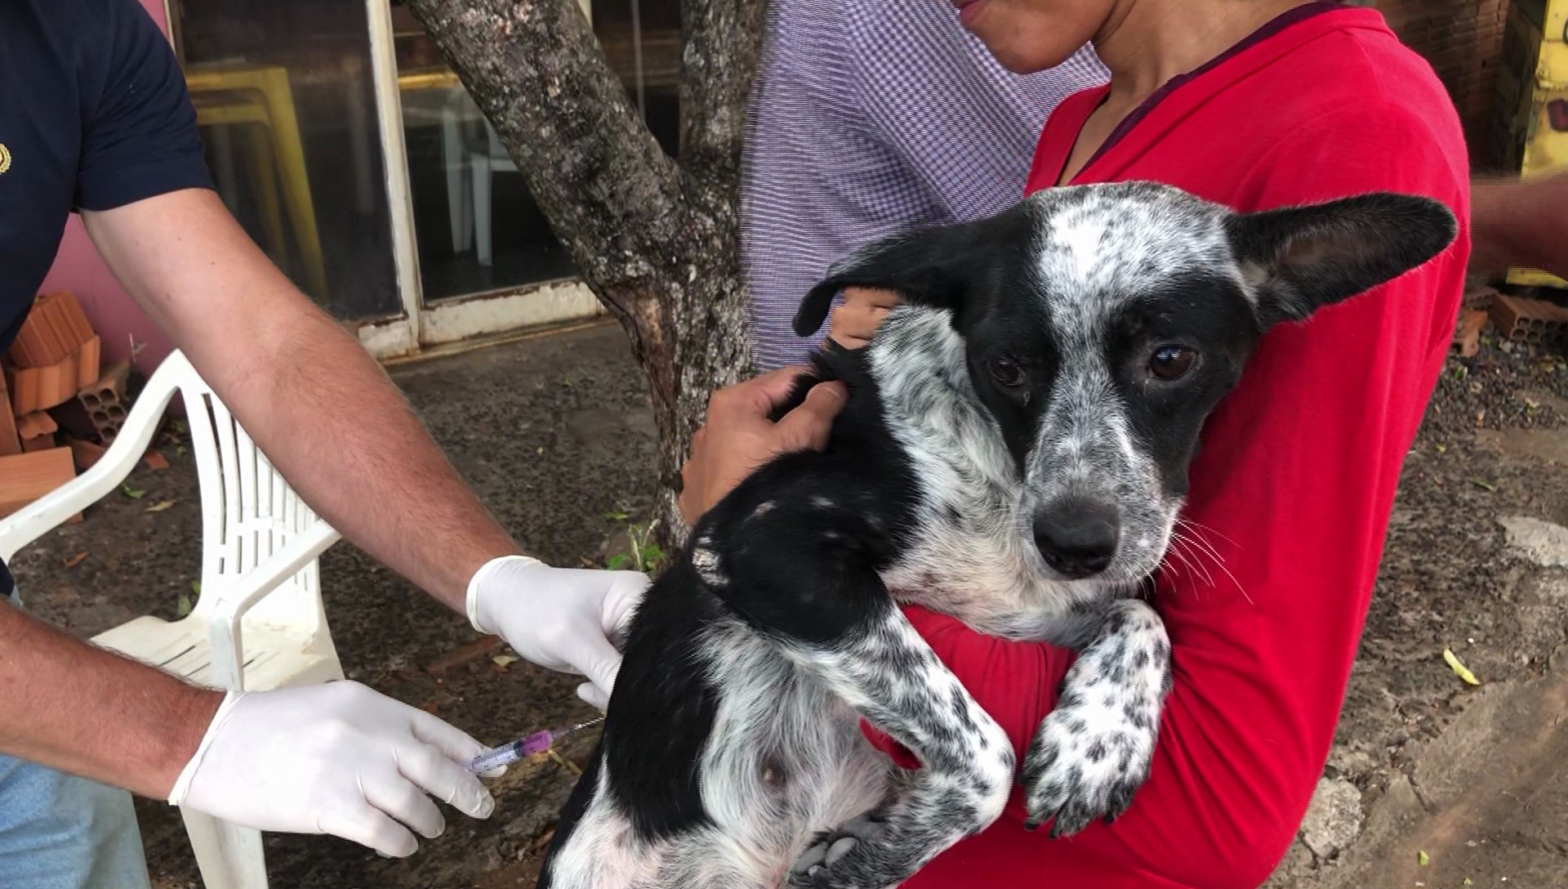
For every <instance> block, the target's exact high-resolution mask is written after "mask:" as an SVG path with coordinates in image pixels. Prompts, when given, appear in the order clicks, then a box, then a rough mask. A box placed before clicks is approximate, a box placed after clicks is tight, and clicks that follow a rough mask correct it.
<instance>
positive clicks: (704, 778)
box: [540, 183, 1455, 889]
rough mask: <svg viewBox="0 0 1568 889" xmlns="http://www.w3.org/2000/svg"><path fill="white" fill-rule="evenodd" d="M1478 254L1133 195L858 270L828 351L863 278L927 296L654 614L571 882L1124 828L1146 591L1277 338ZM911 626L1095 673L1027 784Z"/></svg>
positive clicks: (813, 297) (1148, 641) (1143, 675)
mask: <svg viewBox="0 0 1568 889" xmlns="http://www.w3.org/2000/svg"><path fill="white" fill-rule="evenodd" d="M1454 231H1455V227H1454V220H1453V217H1452V214H1450V213H1449V212H1448V211H1447V210H1446V208H1443V207H1442V206H1441V205H1438V204H1436V203H1434V202H1431V201H1426V200H1423V199H1418V198H1408V197H1401V196H1394V195H1369V196H1363V197H1359V198H1351V199H1346V200H1344V201H1338V202H1333V203H1331V204H1324V205H1316V206H1313V207H1306V208H1293V209H1287V210H1282V211H1273V212H1270V213H1260V214H1250V215H1238V214H1234V213H1231V212H1230V211H1228V210H1226V209H1224V208H1222V207H1219V206H1216V205H1213V204H1209V203H1206V202H1204V201H1201V200H1198V199H1197V198H1194V197H1192V196H1190V195H1186V194H1184V193H1182V192H1179V191H1176V190H1175V189H1170V188H1167V187H1163V186H1157V185H1150V184H1138V183H1134V184H1124V185H1110V186H1090V187H1085V188H1064V189H1051V190H1049V191H1046V192H1042V193H1040V194H1038V195H1036V196H1035V197H1033V198H1030V199H1029V200H1027V201H1025V202H1024V203H1022V204H1020V205H1018V206H1017V207H1015V208H1013V209H1011V210H1009V211H1007V212H1005V213H1002V214H1000V215H998V216H995V217H992V218H989V219H986V220H980V221H978V222H975V223H970V224H966V225H962V226H953V227H948V228H943V229H935V230H931V231H927V232H920V233H914V234H910V235H907V236H902V237H899V238H895V239H890V240H888V241H884V242H881V243H879V244H876V245H872V246H871V247H868V248H867V249H865V250H863V251H861V252H860V253H858V254H856V255H855V256H853V257H851V258H850V259H848V260H846V261H845V262H844V263H842V264H840V265H839V266H837V267H835V269H834V270H832V272H831V273H830V275H829V277H828V279H827V280H825V281H824V282H823V283H822V284H821V285H819V286H818V287H817V288H814V289H813V290H812V292H811V293H810V294H808V295H807V296H806V298H805V300H804V301H803V303H802V307H801V312H800V314H799V315H798V316H797V319H796V328H797V330H798V331H800V332H801V333H802V334H804V333H806V332H809V331H811V330H814V329H815V328H816V327H818V326H820V324H821V323H822V321H823V319H824V317H825V315H826V313H827V309H828V305H829V303H830V301H831V298H832V296H833V294H834V293H835V292H836V291H837V290H838V289H840V288H842V287H845V286H867V287H884V288H890V289H894V290H897V291H898V292H899V293H900V294H901V296H902V297H903V298H904V305H902V306H900V307H899V308H898V309H896V310H895V311H894V312H892V313H891V314H890V316H889V317H888V319H887V320H886V322H885V323H884V324H883V326H882V329H881V330H880V331H879V332H878V333H877V336H876V338H875V340H874V342H873V345H872V346H871V348H870V349H869V350H863V351H861V352H858V353H848V352H843V351H842V350H836V349H829V350H828V351H827V352H826V353H824V354H823V355H822V356H820V357H819V359H818V360H817V362H816V367H815V368H814V370H813V372H812V373H811V374H810V375H808V376H807V377H806V378H804V379H803V380H802V383H801V386H800V387H799V389H798V391H797V392H796V394H795V397H794V398H793V399H792V401H791V404H796V403H798V402H799V401H800V400H801V399H802V398H804V393H805V391H806V389H807V388H808V386H809V385H810V384H811V383H813V382H815V381H817V380H820V379H830V378H831V379H840V380H843V381H844V382H845V383H846V384H847V385H848V387H849V393H850V398H849V403H848V405H847V406H846V408H845V409H844V411H843V413H842V414H841V415H840V416H839V418H838V419H837V421H836V422H835V425H834V430H833V436H832V441H831V443H830V444H829V446H828V448H827V449H826V450H824V451H822V452H807V453H800V454H788V455H784V456H782V457H779V458H777V459H775V460H774V461H772V462H770V463H769V464H767V465H766V466H764V467H762V468H761V469H759V470H758V471H757V472H756V473H755V474H754V475H752V476H751V477H750V478H748V479H747V480H745V481H744V482H742V483H741V484H740V486H738V487H737V488H736V490H735V491H733V492H732V493H731V494H729V495H728V496H727V497H726V498H725V499H724V500H722V501H721V502H720V503H719V504H717V505H716V506H715V507H714V508H713V509H712V510H710V511H709V513H708V514H707V515H706V516H704V517H703V519H702V521H701V522H699V523H698V525H697V527H696V528H695V529H694V531H693V535H692V538H691V545H690V548H689V550H688V551H687V552H686V553H685V554H684V555H683V557H682V558H681V559H679V560H678V561H677V562H676V564H675V565H674V566H673V567H672V568H671V569H670V570H669V571H667V572H666V573H665V574H664V576H662V577H660V578H659V579H658V580H657V581H656V582H655V584H654V586H653V587H652V589H651V590H650V591H649V594H648V596H647V599H646V600H645V602H644V603H643V605H642V606H641V607H640V608H639V609H638V611H637V613H636V615H635V616H634V619H633V621H632V623H631V627H630V630H629V632H628V634H627V641H626V650H625V662H624V664H623V666H622V668H621V672H620V676H619V679H618V680H617V684H616V688H615V692H614V695H613V696H612V698H611V703H610V710H609V714H608V718H607V721H606V724H605V732H604V738H603V740H602V741H601V744H600V748H599V750H598V752H597V753H596V754H595V757H594V759H593V761H592V762H591V764H590V766H589V769H588V771H587V772H586V773H585V775H584V776H583V778H582V780H581V781H580V782H579V784H578V786H577V788H576V789H575V791H574V793H573V795H572V799H571V801H570V802H569V803H568V805H567V807H566V809H565V811H563V813H562V818H561V822H560V824H559V825H558V827H557V830H556V835H555V840H554V843H553V845H552V848H551V851H550V854H549V857H548V859H547V861H546V864H545V868H544V872H543V876H542V877H541V881H540V887H542V889H627V887H637V889H777V887H781V886H790V887H821V889H829V887H831V889H883V887H892V886H896V885H897V884H899V883H900V882H902V881H903V880H905V879H907V878H908V877H909V876H910V875H912V874H913V873H915V872H916V871H917V870H918V869H919V868H920V867H921V866H923V865H924V864H925V863H926V862H928V861H930V860H931V859H932V858H933V857H935V856H936V855H938V854H940V853H941V852H942V851H943V850H945V849H947V848H950V847H951V846H952V845H953V844H954V843H957V842H959V841H960V840H962V839H963V838H964V837H967V836H971V835H973V834H975V833H977V832H979V831H981V830H984V829H985V828H986V827H987V826H989V825H990V824H991V823H992V822H994V821H995V819H996V818H997V817H999V815H1000V813H1001V811H1002V808H1003V806H1004V804H1005V802H1006V800H1007V798H1008V795H1009V792H1010V789H1011V787H1012V785H1013V784H1014V782H1015V781H1016V782H1018V783H1021V784H1022V785H1023V787H1024V791H1025V800H1026V803H1027V809H1028V814H1029V821H1030V824H1031V825H1034V824H1041V823H1045V822H1050V823H1051V830H1052V832H1053V834H1056V835H1063V834H1070V833H1074V832H1077V831H1079V830H1082V829H1083V828H1084V827H1086V826H1087V825H1089V824H1090V823H1092V822H1093V821H1095V820H1097V819H1105V820H1110V819H1113V818H1115V817H1116V816H1118V815H1119V814H1121V813H1122V812H1124V811H1125V810H1126V809H1127V807H1128V806H1129V805H1131V804H1132V801H1133V798H1134V794H1135V792H1136V790H1137V788H1138V786H1139V785H1140V784H1141V783H1142V782H1143V781H1144V780H1145V778H1146V777H1147V776H1148V774H1149V770H1150V765H1151V763H1152V760H1153V756H1154V750H1155V744H1156V742H1157V739H1158V734H1159V720H1160V711H1161V708H1162V706H1163V701H1164V698H1165V696H1166V694H1167V693H1168V692H1169V689H1170V686H1171V675H1172V673H1171V671H1172V660H1171V645H1170V640H1169V639H1168V638H1167V636H1166V634H1165V630H1164V627H1163V625H1162V624H1161V622H1160V620H1159V618H1158V616H1157V614H1156V613H1155V611H1154V610H1153V608H1152V607H1151V606H1150V604H1149V602H1147V601H1145V600H1144V599H1143V598H1141V597H1140V594H1141V593H1142V592H1143V590H1144V589H1146V587H1147V584H1146V581H1147V580H1148V578H1149V577H1150V576H1151V575H1152V574H1153V573H1154V572H1156V571H1157V570H1158V569H1159V566H1160V563H1161V560H1162V558H1163V557H1164V554H1165V550H1166V548H1167V546H1168V544H1169V541H1170V539H1171V536H1172V531H1173V528H1174V526H1175V523H1176V521H1177V516H1178V514H1179V512H1180V509H1181V505H1182V501H1183V498H1184V496H1185V494H1186V485H1187V467H1188V466H1189V465H1190V462H1191V459H1192V455H1193V453H1194V451H1195V449H1196V446H1197V440H1198V434H1199V430H1200V429H1201V427H1202V423H1203V420H1204V418H1205V417H1206V416H1207V415H1208V414H1209V412H1210V411H1211V410H1212V409H1213V407H1214V406H1215V405H1216V404H1217V403H1218V402H1219V400H1220V399H1221V398H1222V397H1223V396H1224V395H1225V393H1227V392H1228V391H1230V389H1231V388H1233V387H1234V385H1235V383H1236V381H1237V379H1238V378H1239V375H1240V373H1241V370H1242V368H1243V366H1244V365H1245V363H1246V361H1247V359H1248V358H1249V357H1250V355H1251V353H1252V350H1253V349H1254V348H1255V347H1256V344H1257V342H1258V340H1259V339H1260V338H1261V336H1262V334H1263V333H1264V332H1265V331H1266V330H1267V329H1268V328H1269V327H1270V326H1272V325H1274V324H1277V323H1281V322H1287V321H1294V320H1300V319H1303V318H1305V317H1307V316H1308V315H1310V314H1311V312H1312V311H1314V310H1316V309H1317V308H1319V307H1321V306H1324V305H1329V304H1332V303H1334V302H1337V301H1339V300H1343V299H1347V298H1350V297H1352V296H1354V295H1355V294H1358V293H1360V292H1362V291H1364V290H1366V289H1368V288H1370V287H1372V286H1374V285H1376V284H1379V283H1382V282H1383V281H1387V280H1389V279H1391V278H1393V277H1395V276H1397V275H1398V274H1401V273H1403V272H1404V271H1406V270H1408V269H1410V268H1413V267H1415V266H1417V265H1420V264H1421V263H1423V262H1425V261H1426V260H1427V259H1429V258H1431V257H1432V256H1433V255H1435V254H1436V253H1437V252H1438V251H1439V250H1441V249H1443V248H1444V247H1446V246H1447V244H1448V243H1449V242H1451V241H1452V239H1453V237H1454ZM1172 367H1176V368H1177V369H1178V370H1179V371H1180V373H1179V374H1174V373H1173V372H1172V371H1171V368H1172ZM786 407H787V406H786ZM898 602H909V603H918V604H921V605H925V606H927V607H929V608H932V609H935V610H938V611H941V612H944V613H946V614H949V615H952V616H954V617H956V618H958V619H959V620H961V621H963V622H964V623H966V624H968V625H969V626H971V627H973V628H975V629H977V630H979V631H981V632H983V633H988V634H992V635H996V636H1002V637H1006V638H1012V639H1023V640H1045V641H1050V642H1053V643H1056V644H1059V645H1066V646H1070V647H1073V648H1075V649H1077V650H1078V652H1079V657H1078V659H1077V661H1076V662H1075V664H1074V666H1073V667H1072V668H1071V670H1069V672H1068V674H1067V676H1066V678H1065V680H1064V681H1063V683H1062V687H1061V689H1060V697H1059V700H1058V705H1057V708H1056V709H1055V710H1054V711H1053V712H1052V713H1051V714H1050V715H1049V716H1047V717H1046V719H1045V720H1044V722H1043V723H1042V724H1041V726H1040V727H1039V730H1038V732H1037V733H1036V735H1035V738H1034V740H1033V743H1032V744H1031V746H1030V748H1029V751H1028V755H1027V757H1026V758H1025V761H1024V763H1023V764H1022V768H1021V769H1018V770H1017V771H1016V773H1015V766H1016V763H1015V762H1014V753H1013V750H1012V747H1011V745H1010V743H1009V741H1008V738H1007V737H1006V735H1005V734H1004V733H1003V732H1002V730H1001V729H1000V727H999V726H998V725H997V724H996V722H995V721H994V720H993V719H992V718H991V717H990V716H989V715H988V714H986V713H985V712H984V711H983V710H982V709H981V708H980V707H979V706H978V705H977V704H976V702H975V700H974V699H973V697H972V696H971V695H970V694H969V693H968V691H966V690H965V689H964V687H963V686H962V685H961V684H960V682H959V681H958V679H957V678H956V677H955V676H954V675H953V673H952V672H951V671H950V670H949V669H948V668H947V667H946V666H945V665H944V664H943V663H942V662H941V661H940V660H939V659H938V658H937V656H936V654H935V653H934V652H933V651H932V649H931V648H930V646H929V645H928V644H927V643H926V642H925V640H924V639H922V638H921V637H920V635H919V634H918V633H917V632H916V631H915V630H914V628H913V626H911V624H910V623H909V621H908V619H907V618H905V616H904V615H903V613H902V611H901V610H900V609H899V608H898V607H897V603H898ZM861 720H867V721H869V722H870V723H872V724H873V725H875V726H877V727H878V728H880V729H882V730H883V731H884V732H886V733H887V734H888V735H889V736H891V737H892V738H893V739H894V740H896V741H898V742H899V743H900V744H901V745H903V746H904V747H905V748H907V749H908V750H909V751H910V752H912V753H913V754H914V755H915V756H916V757H917V758H918V759H919V760H920V763H921V768H920V769H918V770H914V771H904V770H901V769H899V768H896V767H894V766H893V764H892V762H891V761H890V760H889V759H888V758H887V757H885V756H883V755H882V754H880V753H878V752H877V751H876V750H875V749H873V748H872V747H871V745H870V743H869V742H868V741H867V740H866V739H865V738H864V737H863V735H862V734H861V732H860V730H859V725H860V721H861Z"/></svg>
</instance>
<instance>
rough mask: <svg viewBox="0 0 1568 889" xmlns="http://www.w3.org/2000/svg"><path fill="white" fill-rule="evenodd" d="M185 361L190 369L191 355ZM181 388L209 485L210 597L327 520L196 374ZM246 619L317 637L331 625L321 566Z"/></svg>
mask: <svg viewBox="0 0 1568 889" xmlns="http://www.w3.org/2000/svg"><path fill="white" fill-rule="evenodd" d="M176 354H177V353H176ZM173 357H174V356H170V358H171V359H172V358H173ZM179 357H180V360H181V361H182V362H184V363H185V366H186V367H187V368H189V367H190V364H189V362H188V361H185V358H184V356H183V355H181V356H179ZM159 371H160V372H161V371H162V368H161V367H160V368H159ZM179 388H180V393H181V395H182V396H183V398H184V401H185V413H186V422H187V423H188V425H189V428H190V436H191V453H192V456H193V457H194V458H195V461H196V473H197V478H198V480H199V482H200V485H201V508H202V564H201V575H202V576H201V584H202V590H203V591H206V590H217V589H219V588H220V587H222V586H223V585H225V584H228V583H232V582H233V581H235V580H237V579H239V578H241V577H244V576H245V575H246V574H248V573H249V572H250V571H252V570H254V569H255V568H256V567H257V566H259V565H261V564H263V563H265V562H266V561H267V560H268V559H269V558H271V557H272V556H273V555H275V554H276V553H278V552H279V551H280V550H282V549H283V548H284V547H285V546H287V545H288V544H289V542H290V541H291V540H293V539H294V538H296V537H297V536H299V535H301V534H303V533H304V532H305V531H307V530H309V529H310V528H311V527H312V526H314V525H316V524H318V523H320V522H321V521H322V520H321V519H320V518H319V517H318V516H317V515H316V514H315V512H313V511H312V510H311V509H310V507H308V506H306V505H305V503H304V502H303V501H302V500H300V498H299V495H298V494H297V493H295V491H294V489H293V488H292V487H290V486H289V484H288V482H287V481H285V480H284V478H283V476H282V474H280V473H279V472H278V471H277V469H275V468H274V467H273V465H272V463H271V461H269V460H268V459H267V457H266V455H265V454H263V453H262V452H261V449H260V448H258V447H256V443H255V442H254V441H252V440H251V437H250V435H249V434H248V433H246V431H245V429H244V427H242V426H241V425H240V423H239V421H238V420H236V419H235V417H234V415H233V414H231V413H230V412H229V409H228V408H227V407H226V406H225V405H224V404H223V402H222V401H220V400H219V399H218V397H217V396H216V395H215V394H214V393H213V391H212V388H211V387H209V386H208V385H207V383H206V381H205V380H203V379H202V378H201V377H200V376H199V375H197V374H196V372H195V369H194V368H190V370H189V371H188V372H186V373H182V376H181V379H180V382H179ZM215 600H216V597H212V596H206V597H202V598H201V599H198V601H197V605H196V609H197V611H198V612H200V613H205V611H206V609H205V608H204V607H203V603H210V602H213V601H215ZM245 620H246V622H247V623H271V624H286V625H288V626H291V627H296V628H300V627H304V628H307V629H308V630H309V631H310V632H312V633H313V632H315V631H316V630H317V629H319V628H320V626H321V625H322V623H323V620H324V619H323V617H322V613H321V578H320V568H319V566H318V564H317V563H316V562H314V561H312V562H311V563H310V564H309V565H307V566H306V567H305V568H304V569H303V570H302V571H300V572H299V573H298V574H296V575H294V577H293V578H292V579H291V580H290V581H286V582H285V583H284V584H283V585H281V586H279V587H278V588H277V589H276V590H275V591H274V592H273V593H271V594H269V595H268V596H267V597H266V598H265V599H262V600H261V601H260V602H258V603H257V604H256V606H255V607H254V608H253V609H251V610H250V611H249V612H248V613H247V614H246V617H245Z"/></svg>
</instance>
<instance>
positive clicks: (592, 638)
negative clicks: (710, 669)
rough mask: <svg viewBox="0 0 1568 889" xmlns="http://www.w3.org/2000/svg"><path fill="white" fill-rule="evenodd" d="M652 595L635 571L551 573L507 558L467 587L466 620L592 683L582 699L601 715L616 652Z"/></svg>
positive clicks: (616, 666) (616, 665)
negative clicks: (641, 603) (634, 614)
mask: <svg viewBox="0 0 1568 889" xmlns="http://www.w3.org/2000/svg"><path fill="white" fill-rule="evenodd" d="M647 589H648V577H647V575H645V574H642V573H640V572H637V571H603V570H598V569H584V568H552V567H550V566H549V565H546V564H544V563H543V562H540V561H539V560H537V559H530V558H528V557H527V556H505V557H503V558H499V559H495V560H493V561H491V562H490V563H488V564H486V565H485V566H484V567H483V568H480V569H479V572H478V573H477V574H475V575H474V577H473V580H471V581H470V582H469V584H468V619H469V622H470V623H472V624H473V625H474V629H476V630H478V631H479V632H481V633H496V634H498V635H499V636H500V637H501V638H503V639H505V640H506V642H507V644H508V645H511V646H512V648H513V649H515V650H516V651H517V653H518V654H520V655H522V656H523V657H525V658H527V659H528V660H530V661H532V662H534V663H536V664H538V665H539V666H541V667H545V668H547V669H550V670H558V671H561V672H563V673H577V674H580V675H582V676H583V677H585V678H587V680H588V681H587V682H584V683H583V684H582V685H580V686H578V688H577V696H578V697H580V698H582V699H583V700H584V701H586V702H588V703H589V704H592V705H593V706H595V707H598V708H599V709H600V710H604V709H606V708H607V707H609V705H610V690H611V689H612V688H614V686H615V674H616V672H617V671H619V670H620V668H621V653H620V651H619V650H618V649H617V648H616V644H617V643H618V641H619V640H620V638H621V631H622V630H624V629H625V626H626V622H627V621H628V620H629V619H630V618H631V614H632V610H633V609H634V608H635V607H636V606H637V603H638V602H639V601H641V600H642V595H643V593H644V592H646V591H647Z"/></svg>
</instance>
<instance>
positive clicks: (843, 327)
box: [828, 287, 899, 349]
mask: <svg viewBox="0 0 1568 889" xmlns="http://www.w3.org/2000/svg"><path fill="white" fill-rule="evenodd" d="M898 303H899V298H898V294H897V293H894V292H893V291H891V290H875V289H872V288H869V287H845V288H844V302H843V303H842V304H840V305H839V306H838V307H837V308H835V309H834V310H833V314H832V317H831V320H829V321H828V338H829V339H831V340H833V342H835V343H838V344H839V345H840V346H843V347H844V348H846V349H859V348H861V347H862V346H866V345H870V343H871V335H872V334H874V333H876V332H877V328H878V327H880V326H881V325H882V319H884V318H886V317H887V313H888V312H891V311H892V310H893V307H895V306H897V305H898Z"/></svg>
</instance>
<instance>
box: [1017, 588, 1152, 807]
mask: <svg viewBox="0 0 1568 889" xmlns="http://www.w3.org/2000/svg"><path fill="white" fill-rule="evenodd" d="M1169 688H1170V643H1169V641H1168V640H1167V638H1166V636H1165V628H1164V626H1163V625H1162V624H1161V623H1160V622H1159V618H1158V617H1157V616H1155V615H1154V613H1153V611H1152V610H1149V609H1148V607H1147V606H1146V605H1143V604H1142V603H1137V602H1126V603H1118V606H1117V609H1116V610H1115V613H1113V614H1112V615H1111V617H1110V619H1109V620H1108V621H1107V624H1106V627H1105V631H1104V632H1102V634H1101V635H1100V637H1099V638H1098V639H1096V641H1095V642H1094V644H1092V645H1090V646H1089V647H1088V648H1087V649H1085V650H1084V652H1083V653H1082V654H1081V655H1080V656H1079V659H1078V661H1077V663H1075V664H1074V665H1073V668H1072V670H1070V671H1068V674H1067V678H1066V680H1065V681H1064V682H1063V688H1062V696H1061V699H1060V700H1059V701H1058V702H1057V705H1056V709H1055V710H1054V711H1052V712H1051V715H1049V716H1047V717H1046V718H1045V721H1044V722H1042V723H1041V724H1040V730H1039V732H1038V733H1036V735H1035V737H1034V741H1033V743H1031V744H1030V745H1029V755H1028V756H1027V757H1025V759H1024V767H1023V770H1022V771H1021V772H1020V773H1019V780H1018V783H1019V784H1021V785H1022V786H1023V788H1024V790H1025V794H1026V797H1025V806H1026V808H1027V810H1028V816H1029V817H1028V821H1026V822H1025V826H1026V827H1028V828H1030V829H1031V830H1032V829H1034V828H1035V827H1038V826H1039V825H1041V824H1043V823H1045V822H1046V821H1050V820H1052V819H1053V818H1054V819H1055V820H1054V821H1053V823H1052V825H1051V835H1052V836H1068V835H1071V834H1075V833H1078V832H1079V831H1081V830H1083V829H1084V828H1085V827H1088V826H1089V824H1090V823H1091V822H1093V821H1095V820H1096V819H1104V820H1105V821H1106V822H1107V823H1109V822H1111V821H1114V820H1116V818H1118V817H1120V816H1121V814H1122V813H1123V812H1126V811H1127V807H1128V806H1129V805H1130V804H1131V803H1132V798H1133V794H1134V793H1136V792H1137V790H1138V788H1139V787H1141V786H1142V785H1143V782H1144V781H1145V780H1146V779H1147V778H1148V777H1149V767H1150V765H1151V764H1152V763H1153V760H1154V744H1155V741H1156V740H1157V739H1158V736H1159V729H1160V708H1161V706H1162V705H1163V704H1164V701H1165V694H1166V692H1167V691H1168V690H1169Z"/></svg>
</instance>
